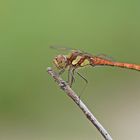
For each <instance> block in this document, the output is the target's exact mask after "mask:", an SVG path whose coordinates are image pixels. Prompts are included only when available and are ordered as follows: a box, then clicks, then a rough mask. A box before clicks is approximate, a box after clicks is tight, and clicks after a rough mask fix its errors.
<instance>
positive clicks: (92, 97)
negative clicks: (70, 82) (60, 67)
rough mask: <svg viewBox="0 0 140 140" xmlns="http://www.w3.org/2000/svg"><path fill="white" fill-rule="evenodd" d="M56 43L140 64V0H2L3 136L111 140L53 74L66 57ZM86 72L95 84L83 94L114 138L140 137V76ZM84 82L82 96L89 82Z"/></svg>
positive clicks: (100, 70)
mask: <svg viewBox="0 0 140 140" xmlns="http://www.w3.org/2000/svg"><path fill="white" fill-rule="evenodd" d="M50 45H58V46H66V47H71V48H76V49H81V50H84V51H87V52H90V53H93V54H94V55H99V54H102V53H103V54H107V55H108V56H111V57H113V58H114V59H115V60H116V61H124V62H130V63H137V64H140V1H138V0H133V1H130V0H129V1H126V0H119V1H110V0H109V1H104V0H86V1H84V0H69V1H68V0H40V1H33V0H22V1H21V0H9V1H8V0H1V1H0V85H1V86H0V139H1V140H16V139H17V140H93V139H94V140H101V139H103V138H102V137H101V136H100V134H99V133H98V132H97V130H96V129H95V128H94V127H93V126H92V125H91V124H90V123H89V121H87V119H86V118H85V116H84V115H83V114H82V112H81V111H80V110H79V109H78V108H77V107H76V106H75V104H73V102H72V101H71V100H69V98H68V97H67V96H66V95H65V94H64V93H63V92H62V91H61V90H60V89H59V88H58V87H57V86H56V84H55V82H54V81H53V79H52V78H51V77H50V76H49V75H48V74H47V73H46V67H48V66H52V59H53V57H54V56H56V55H57V54H60V53H64V54H65V52H62V51H55V50H51V49H50V48H49V46H50ZM66 53H67V52H66ZM80 72H81V73H82V74H83V75H84V76H85V77H86V78H87V79H88V81H89V84H88V86H87V88H86V90H85V91H84V95H83V97H82V99H83V100H84V102H85V103H86V104H87V105H88V107H89V108H90V109H91V110H92V112H94V114H95V116H96V117H97V118H98V119H99V120H100V122H101V123H102V124H103V125H104V127H105V128H107V130H108V131H109V132H110V134H111V135H112V137H113V138H114V140H138V139H140V136H139V130H140V119H139V118H140V86H139V81H140V73H139V72H138V71H133V70H127V69H121V68H111V67H97V68H90V67H89V68H85V69H82V70H80ZM65 78H66V75H64V79H65ZM76 79H77V80H76V83H75V85H74V87H73V88H74V89H75V91H77V93H78V94H80V93H81V90H82V89H81V87H83V86H84V82H83V81H81V79H80V78H78V77H76Z"/></svg>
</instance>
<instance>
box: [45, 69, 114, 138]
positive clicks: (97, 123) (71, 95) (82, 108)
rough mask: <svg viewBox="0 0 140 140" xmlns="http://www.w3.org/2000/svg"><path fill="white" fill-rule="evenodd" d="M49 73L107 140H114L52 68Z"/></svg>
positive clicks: (48, 70)
mask: <svg viewBox="0 0 140 140" xmlns="http://www.w3.org/2000/svg"><path fill="white" fill-rule="evenodd" d="M47 72H48V73H49V74H50V75H51V76H52V77H53V78H54V80H55V81H56V82H57V84H58V85H59V87H60V88H61V89H62V90H63V91H64V92H65V93H66V94H67V95H68V96H69V97H70V98H71V99H72V100H73V101H74V102H75V103H76V104H77V105H78V107H79V108H80V109H81V110H82V111H83V113H84V114H85V115H86V117H87V119H88V120H90V121H91V123H92V124H93V125H94V126H95V127H96V128H97V129H98V131H99V132H100V133H101V135H102V136H103V137H104V139H105V140H112V138H111V136H110V135H109V133H108V132H107V131H106V130H105V129H104V127H103V126H102V125H101V124H100V123H99V122H98V120H97V119H96V118H95V117H94V115H93V114H92V113H91V112H90V110H89V109H88V108H87V106H86V105H85V104H84V103H83V102H82V101H81V99H80V98H79V97H78V96H77V95H76V93H75V92H74V91H73V90H72V89H71V88H70V86H69V85H68V84H67V83H66V82H65V81H64V80H63V79H62V78H61V77H60V76H59V75H58V74H57V73H55V72H54V71H53V70H52V69H51V68H50V67H49V68H47Z"/></svg>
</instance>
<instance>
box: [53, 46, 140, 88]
mask: <svg viewBox="0 0 140 140" xmlns="http://www.w3.org/2000/svg"><path fill="white" fill-rule="evenodd" d="M64 49H65V48H62V50H64ZM69 50H70V53H69V54H67V55H63V54H59V55H57V56H56V57H55V58H54V59H53V64H54V65H55V67H56V68H57V69H59V74H60V75H61V74H62V73H64V72H65V71H66V70H68V81H67V82H68V84H69V86H70V87H71V86H72V84H73V82H74V81H75V77H74V75H75V73H77V74H78V75H79V76H80V77H81V78H82V79H83V80H84V81H85V82H86V83H88V81H87V79H86V78H85V77H84V76H82V75H81V74H80V73H79V72H78V69H79V68H83V67H86V66H92V67H96V66H112V67H121V68H127V69H133V70H136V71H140V65H137V64H131V63H124V62H116V61H112V60H110V59H108V58H104V57H102V56H98V55H97V56H94V55H92V54H90V53H86V52H83V51H80V50H75V49H69Z"/></svg>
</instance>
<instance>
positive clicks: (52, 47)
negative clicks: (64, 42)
mask: <svg viewBox="0 0 140 140" xmlns="http://www.w3.org/2000/svg"><path fill="white" fill-rule="evenodd" d="M50 48H51V49H55V50H59V51H76V49H73V48H69V47H63V46H50Z"/></svg>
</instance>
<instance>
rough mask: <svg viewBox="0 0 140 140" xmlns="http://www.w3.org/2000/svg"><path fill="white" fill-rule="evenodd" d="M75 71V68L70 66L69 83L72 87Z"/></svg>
mask: <svg viewBox="0 0 140 140" xmlns="http://www.w3.org/2000/svg"><path fill="white" fill-rule="evenodd" d="M74 71H75V69H73V68H70V69H69V71H68V84H69V86H70V87H72V84H73V82H75V77H74Z"/></svg>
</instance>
